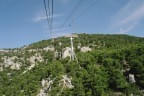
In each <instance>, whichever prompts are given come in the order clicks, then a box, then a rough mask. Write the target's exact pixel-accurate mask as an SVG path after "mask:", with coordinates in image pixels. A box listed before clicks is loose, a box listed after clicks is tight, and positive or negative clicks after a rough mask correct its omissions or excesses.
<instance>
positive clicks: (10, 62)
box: [2, 56, 21, 70]
mask: <svg viewBox="0 0 144 96" xmlns="http://www.w3.org/2000/svg"><path fill="white" fill-rule="evenodd" d="M2 59H3V66H4V67H5V68H8V67H9V68H10V69H12V70H19V69H20V67H21V63H20V62H18V61H16V60H17V59H18V58H17V57H16V56H13V57H7V56H5V57H3V58H2Z"/></svg>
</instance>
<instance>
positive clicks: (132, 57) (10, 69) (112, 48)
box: [0, 34, 144, 96]
mask: <svg viewBox="0 0 144 96" xmlns="http://www.w3.org/2000/svg"><path fill="white" fill-rule="evenodd" d="M73 41H74V50H75V53H76V57H77V60H75V61H70V59H69V55H68V53H67V54H64V53H65V52H66V51H67V49H68V47H70V39H69V38H68V37H59V38H55V41H54V42H52V40H51V39H50V40H43V41H40V42H36V43H33V44H31V45H28V46H25V47H22V48H18V49H11V50H9V52H1V53H0V96H132V95H133V96H144V95H143V94H144V38H140V37H134V36H128V35H102V34H78V37H76V38H74V39H73ZM63 55H65V56H63Z"/></svg>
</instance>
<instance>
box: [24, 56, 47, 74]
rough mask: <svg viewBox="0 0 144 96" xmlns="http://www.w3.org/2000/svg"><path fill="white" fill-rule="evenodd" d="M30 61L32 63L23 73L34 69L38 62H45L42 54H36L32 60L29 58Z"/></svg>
mask: <svg viewBox="0 0 144 96" xmlns="http://www.w3.org/2000/svg"><path fill="white" fill-rule="evenodd" d="M28 61H29V62H30V66H29V67H28V68H27V69H26V70H25V71H24V72H23V73H26V72H27V71H29V70H31V69H32V68H34V67H35V65H36V63H37V62H43V61H44V60H43V58H42V56H41V54H39V53H36V54H35V55H34V56H31V57H30V58H28Z"/></svg>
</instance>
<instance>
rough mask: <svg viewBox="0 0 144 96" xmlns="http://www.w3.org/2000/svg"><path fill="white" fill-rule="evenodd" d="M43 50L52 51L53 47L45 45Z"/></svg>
mask: <svg viewBox="0 0 144 96" xmlns="http://www.w3.org/2000/svg"><path fill="white" fill-rule="evenodd" d="M43 50H44V51H54V50H55V48H54V47H52V46H47V47H45V48H43Z"/></svg>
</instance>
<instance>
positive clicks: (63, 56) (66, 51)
mask: <svg viewBox="0 0 144 96" xmlns="http://www.w3.org/2000/svg"><path fill="white" fill-rule="evenodd" d="M70 56H71V48H70V47H66V48H65V49H64V51H63V55H62V58H63V59H65V58H66V57H70Z"/></svg>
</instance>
